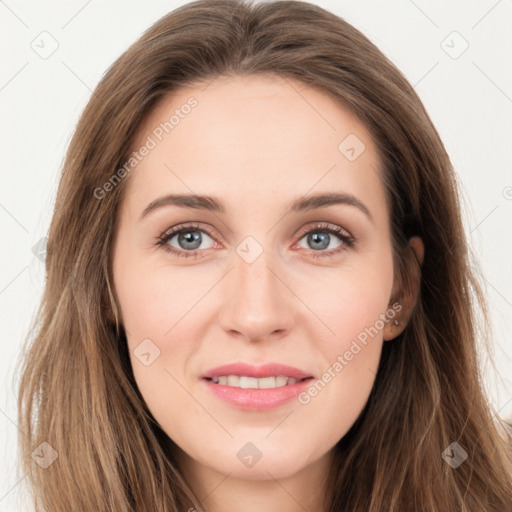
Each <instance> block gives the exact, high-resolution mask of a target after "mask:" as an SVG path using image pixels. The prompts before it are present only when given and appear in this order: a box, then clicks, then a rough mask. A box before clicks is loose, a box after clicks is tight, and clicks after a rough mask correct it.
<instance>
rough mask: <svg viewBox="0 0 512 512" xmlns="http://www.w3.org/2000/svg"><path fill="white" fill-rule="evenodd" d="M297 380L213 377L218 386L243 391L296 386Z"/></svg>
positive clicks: (289, 378)
mask: <svg viewBox="0 0 512 512" xmlns="http://www.w3.org/2000/svg"><path fill="white" fill-rule="evenodd" d="M297 380H300V379H294V378H292V377H283V376H282V375H279V376H278V377H263V378H261V379H258V378H256V377H246V376H245V375H241V376H239V375H223V376H222V377H212V381H213V382H215V383H217V384H223V385H225V386H226V385H227V386H234V387H237V388H243V389H271V388H279V387H282V386H286V385H288V384H295V383H296V382H297Z"/></svg>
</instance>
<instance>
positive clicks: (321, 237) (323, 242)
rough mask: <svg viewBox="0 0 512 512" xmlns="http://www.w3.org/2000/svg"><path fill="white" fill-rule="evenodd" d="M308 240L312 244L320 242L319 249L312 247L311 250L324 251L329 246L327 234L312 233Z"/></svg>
mask: <svg viewBox="0 0 512 512" xmlns="http://www.w3.org/2000/svg"><path fill="white" fill-rule="evenodd" d="M309 238H310V240H312V241H313V242H314V243H318V242H320V247H318V246H317V247H316V248H315V247H313V249H315V250H316V249H325V248H326V247H328V246H329V235H328V234H327V233H314V234H313V235H310V236H309Z"/></svg>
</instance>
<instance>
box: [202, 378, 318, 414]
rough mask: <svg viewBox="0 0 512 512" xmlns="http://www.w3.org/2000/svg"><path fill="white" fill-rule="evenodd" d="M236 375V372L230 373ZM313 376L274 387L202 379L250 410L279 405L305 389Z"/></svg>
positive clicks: (216, 392) (218, 394)
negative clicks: (249, 386) (242, 385)
mask: <svg viewBox="0 0 512 512" xmlns="http://www.w3.org/2000/svg"><path fill="white" fill-rule="evenodd" d="M230 375H234V374H230ZM312 379H313V378H309V379H306V380H301V381H299V382H296V383H295V384H288V385H286V386H282V387H279V388H274V389H242V388H237V387H235V386H224V385H222V384H215V382H213V381H212V380H207V379H202V382H204V383H205V385H206V386H207V387H208V389H209V390H210V391H211V392H212V393H213V394H214V395H215V396H216V397H218V398H220V399H221V400H224V401H226V402H228V403H230V404H231V405H234V406H235V407H238V408H240V409H246V410H250V411H264V410H267V409H272V408H274V407H279V406H280V405H283V404H284V403H286V402H288V401H290V400H291V399H292V398H294V397H296V396H297V395H298V394H299V393H300V392H302V391H304V390H305V389H306V388H307V387H308V386H309V385H310V384H311V381H312Z"/></svg>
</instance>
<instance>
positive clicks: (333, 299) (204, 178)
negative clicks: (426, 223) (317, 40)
mask: <svg viewBox="0 0 512 512" xmlns="http://www.w3.org/2000/svg"><path fill="white" fill-rule="evenodd" d="M191 97H193V99H191ZM187 105H188V106H187ZM173 115H174V117H173V118H172V119H171V117H172V116H173ZM166 123H167V124H166ZM143 146H145V147H146V148H147V149H146V150H144V149H142V148H143ZM133 150H134V151H138V153H139V156H140V157H141V161H140V162H139V163H138V165H137V166H136V167H135V168H134V169H133V170H131V171H130V174H129V177H127V178H126V177H125V178H124V179H128V180H129V183H127V185H129V186H128V187H127V189H126V191H125V192H126V195H125V198H124V201H123V203H122V205H121V210H120V218H119V225H118V231H117V234H116V240H115V244H114V259H113V279H114V288H115V294H116V297H117V300H118V304H119V307H120V315H121V318H120V320H121V323H122V324H123V326H124V328H125V331H126V334H127V339H128V345H129V352H130V358H131V363H132V366H133V372H134V375H135V379H136V382H137V385H138V387H139V389H140V392H141V393H142V396H143V397H144V399H145V401H146V403H147V405H148V407H149V409H150V411H151V412H152V414H153V415H154V417H155V418H156V420H157V421H158V423H159V424H160V426H161V428H162V429H163V430H164V431H165V432H166V433H167V434H168V435H169V437H170V438H171V439H172V440H173V441H174V442H175V443H176V444H177V445H178V446H179V447H180V448H181V449H182V450H183V453H184V457H185V459H186V460H187V461H188V463H189V464H192V465H195V467H196V468H197V469H200V468H202V469H205V468H207V469H208V470H210V471H212V470H213V471H215V472H221V473H223V474H227V473H230V474H231V475H232V476H239V477H243V478H249V479H260V478H261V479H268V478H269V474H271V475H272V476H273V477H274V478H284V477H288V476H292V475H294V474H296V473H297V472H299V471H303V470H306V469H307V468H308V467H313V465H314V463H321V461H324V462H325V461H326V460H327V458H328V456H329V453H330V450H331V449H332V448H333V446H334V445H335V443H336V442H337V441H338V440H339V439H340V438H342V437H343V436H344V434H345V433H346V432H347V431H348V430H349V428H350V427H351V425H352V424H353V423H354V422H355V420H356V419H357V417H358V415H359V414H360V413H361V411H362V409H363V408H364V406H365V403H366V401H367V399H368V396H369V393H370V391H371V389H372V386H373V383H374V379H375V375H376V372H377V368H378V364H379V357H380V353H381V348H382V343H383V340H384V339H388V338H389V339H392V338H394V337H395V336H396V335H397V334H398V328H397V327H396V326H394V325H393V320H386V321H384V319H389V318H393V317H394V318H399V315H398V314H397V313H396V312H397V311H398V309H399V308H400V306H398V309H397V308H396V304H395V308H393V307H392V306H393V304H392V302H391V299H392V297H391V293H392V288H393V262H392V253H391V240H390V225H389V212H388V209H387V203H386V197H385V191H384V188H383V184H382V182H381V170H380V168H379V160H378V156H377V152H376V147H375V145H374V143H373V141H372V139H371V138H370V135H369V133H368V131H367V130H366V129H365V127H364V126H363V125H362V124H361V122H359V121H358V120H357V119H356V118H355V117H354V116H352V115H351V114H350V113H349V112H348V111H347V110H346V109H345V108H343V107H342V106H340V105H339V104H338V103H336V102H334V101H333V100H331V99H330V98H329V97H328V96H326V95H324V94H322V93H320V92H318V91H316V90H312V89H310V88H309V87H307V86H305V85H304V84H301V83H300V82H295V81H292V80H289V79H286V80H285V79H283V78H276V77H272V78H270V77H262V76H251V77H245V78H240V77H236V78H224V77H222V78H218V79H216V80H215V81H213V82H212V83H211V84H210V85H208V86H207V87H206V86H205V84H202V85H201V86H198V87H190V88H187V89H181V90H179V91H178V92H176V93H174V94H173V95H172V96H168V97H166V98H165V100H164V101H163V102H161V103H160V104H159V105H158V106H157V108H156V109H155V110H153V112H152V113H151V115H150V116H149V117H148V118H147V119H146V120H145V122H144V123H143V125H142V126H141V127H140V128H139V131H138V136H137V140H136V142H135V144H134V147H133ZM107 193H108V192H107ZM171 195H172V196H176V197H175V198H174V200H172V199H171V198H170V196H171ZM167 196H169V198H168V200H166V199H165V198H166V197H167ZM188 196H201V197H203V196H208V197H210V198H214V201H212V200H206V199H197V198H196V199H193V198H189V199H186V197H188ZM317 196H318V197H317ZM322 197H323V199H322ZM314 198H316V199H314ZM148 205H152V207H150V208H149V209H148ZM178 229H183V231H182V232H181V234H180V233H177V234H171V236H170V237H168V238H167V239H166V238H165V235H166V234H167V233H169V232H170V231H171V230H178ZM330 230H334V231H330ZM336 230H338V232H336ZM159 241H160V244H159ZM238 363H244V364H245V365H249V367H239V368H236V367H234V368H227V369H220V370H216V368H218V367H220V366H224V365H231V364H238ZM262 365H287V366H289V367H292V368H294V369H295V370H290V369H286V368H277V367H275V366H274V367H272V366H269V367H268V368H267V370H268V371H267V372H266V373H265V372H264V371H263V372H261V373H258V370H259V369H261V368H260V367H261V366H262ZM205 374H207V375H209V376H210V377H212V378H213V380H208V379H206V378H205V377H204V376H205ZM230 375H231V377H229V378H228V379H226V377H228V376H230ZM234 375H242V376H245V377H242V378H240V377H234ZM258 376H259V377H261V378H260V379H258V378H257V377H258ZM304 376H308V377H309V379H308V380H305V381H301V382H296V383H295V384H292V383H293V380H291V381H290V380H287V379H284V378H283V377H289V378H296V379H299V378H301V377H304ZM273 377H279V378H277V379H276V378H273ZM216 380H218V381H219V383H216V382H214V381H216ZM283 384H285V385H283ZM240 386H250V387H251V389H247V388H241V387H240ZM274 386H277V387H274ZM315 386H316V387H315ZM273 387H274V389H272V388H273ZM315 389H316V392H315Z"/></svg>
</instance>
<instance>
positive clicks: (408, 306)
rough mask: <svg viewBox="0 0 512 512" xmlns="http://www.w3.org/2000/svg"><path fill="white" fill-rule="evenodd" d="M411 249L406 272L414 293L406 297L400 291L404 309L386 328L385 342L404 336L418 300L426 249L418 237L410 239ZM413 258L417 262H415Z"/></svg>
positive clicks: (407, 256) (407, 257) (400, 301)
mask: <svg viewBox="0 0 512 512" xmlns="http://www.w3.org/2000/svg"><path fill="white" fill-rule="evenodd" d="M409 247H410V248H411V249H412V251H410V252H409V254H408V255H406V260H407V261H406V265H405V266H406V272H407V273H408V274H409V275H408V276H407V278H408V279H410V280H411V283H412V291H411V292H410V293H409V294H408V295H407V296H406V297H404V296H403V295H404V293H405V291H404V290H401V291H400V294H399V295H400V297H402V298H401V299H400V300H399V303H400V304H401V305H402V309H401V310H400V312H398V313H397V314H396V315H395V317H394V318H393V319H391V320H390V321H389V322H387V323H386V325H385V326H384V331H383V335H384V336H383V338H384V340H385V341H390V340H393V339H395V338H396V337H397V336H399V335H400V334H402V332H403V331H404V330H405V328H406V326H407V324H408V323H409V318H410V316H411V314H412V311H413V309H414V306H415V305H416V302H417V300H418V295H419V292H420V282H421V266H422V265H423V261H424V256H425V247H424V245H423V240H422V239H421V238H420V237H418V236H415V237H412V238H410V240H409ZM411 256H412V258H414V259H415V260H416V261H413V260H412V258H411Z"/></svg>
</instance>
